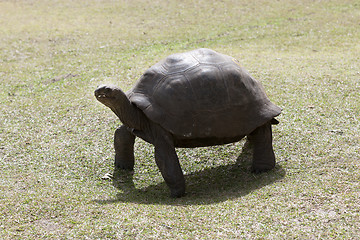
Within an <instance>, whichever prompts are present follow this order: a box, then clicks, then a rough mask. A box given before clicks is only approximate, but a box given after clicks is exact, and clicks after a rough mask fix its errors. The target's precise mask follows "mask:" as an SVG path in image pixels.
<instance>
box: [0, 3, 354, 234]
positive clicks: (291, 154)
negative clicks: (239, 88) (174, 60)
mask: <svg viewBox="0 0 360 240" xmlns="http://www.w3.org/2000/svg"><path fill="white" fill-rule="evenodd" d="M198 47H208V48H212V49H214V50H217V51H220V52H223V53H226V54H229V55H231V56H234V57H236V58H238V59H239V60H240V62H241V63H242V65H244V66H245V67H246V68H247V69H248V70H249V71H250V73H251V74H252V75H253V76H254V77H256V78H257V79H259V80H261V82H262V83H263V85H264V87H265V89H266V90H267V93H268V95H269V97H270V99H271V100H272V101H273V102H274V103H276V104H277V105H279V106H281V107H282V108H283V109H284V111H283V114H282V115H281V116H280V117H279V118H278V120H279V121H280V122H281V123H280V124H279V125H277V126H275V127H274V148H275V152H276V155H277V161H278V164H277V167H276V168H275V169H274V170H273V171H270V172H269V173H265V174H260V175H253V174H251V173H250V172H249V170H248V167H249V166H250V162H249V160H248V159H249V155H248V154H246V153H242V154H241V155H240V157H238V155H239V154H240V153H241V150H242V144H243V142H240V143H236V144H230V145H226V146H221V147H212V148H199V149H191V150H190V149H179V150H178V155H179V158H180V159H181V164H182V167H183V169H184V171H185V172H186V174H187V176H186V181H187V191H188V194H187V196H186V197H184V198H181V199H171V198H169V197H168V194H169V192H168V189H167V187H166V186H165V184H164V183H163V179H162V178H161V176H160V174H159V172H158V170H157V168H156V165H155V162H154V160H153V148H152V146H150V145H148V144H146V143H144V142H143V141H141V140H138V141H137V142H136V158H137V162H136V167H135V173H134V175H133V176H128V175H125V174H123V173H120V176H121V178H120V180H116V181H104V180H102V179H101V177H102V176H103V175H104V174H105V173H108V172H112V170H113V149H112V136H113V132H114V130H115V128H116V127H117V126H118V125H119V124H120V123H119V121H118V120H117V119H116V118H115V116H114V115H113V114H112V113H111V112H110V111H109V110H108V109H106V108H105V107H104V106H102V105H101V104H100V103H98V102H97V101H96V100H95V98H94V97H93V90H94V89H95V88H96V86H97V85H98V84H100V83H104V82H110V83H114V84H117V85H120V86H122V87H123V88H124V89H126V90H127V89H129V88H130V87H131V86H132V84H133V83H134V82H135V81H136V79H137V78H138V77H139V76H140V75H141V73H142V72H143V71H144V70H145V69H147V68H148V67H149V66H151V65H152V64H154V63H156V62H157V61H159V60H160V59H162V58H163V57H165V56H167V55H169V54H171V53H175V52H179V51H184V50H190V49H195V48H198ZM0 81H1V91H0V103H1V105H0V123H1V125H0V169H1V179H0V191H1V193H0V238H1V239H171V238H175V239H219V238H220V239H221V238H225V239H234V238H237V239H359V238H360V233H359V229H360V216H359V215H360V207H359V206H360V183H359V179H360V170H359V167H360V163H359V157H360V152H359V148H360V147H359V146H360V138H359V131H360V122H359V116H360V98H359V92H360V4H359V2H358V1H350V0H345V1H344V0H332V1H310V0H305V1H290V0H279V1H268V0H255V1H243V0H241V1H235V0H234V1H231V0H229V1H210V0H209V1H205V0H203V1H202V0H199V1H187V0H185V1H169V2H166V3H165V2H164V1H157V0H152V1H146V0H143V1H140V0H135V1H126V0H123V1H110V0H98V1H97V0H91V1H70V0H60V1H45V0H40V1H21V0H20V1H6V0H5V1H0Z"/></svg>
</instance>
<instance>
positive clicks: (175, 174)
mask: <svg viewBox="0 0 360 240" xmlns="http://www.w3.org/2000/svg"><path fill="white" fill-rule="evenodd" d="M154 145H155V161H156V164H157V166H158V168H159V169H160V172H161V175H162V176H163V178H164V180H165V183H166V184H167V185H168V187H169V188H170V191H171V196H172V197H182V196H184V195H185V178H184V175H183V172H182V170H181V166H180V163H179V159H178V156H177V154H176V151H175V147H174V143H173V140H172V137H171V135H170V134H169V133H167V132H165V131H162V133H161V134H157V138H156V140H155V142H154Z"/></svg>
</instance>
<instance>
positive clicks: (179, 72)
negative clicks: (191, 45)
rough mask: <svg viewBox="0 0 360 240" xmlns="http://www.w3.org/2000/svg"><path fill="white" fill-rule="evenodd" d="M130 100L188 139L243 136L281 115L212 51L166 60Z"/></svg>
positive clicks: (230, 60)
mask: <svg viewBox="0 0 360 240" xmlns="http://www.w3.org/2000/svg"><path fill="white" fill-rule="evenodd" d="M128 96H129V99H130V101H131V102H132V103H133V104H135V105H136V106H137V107H138V108H140V109H141V110H142V111H143V112H144V113H145V115H146V116H147V117H148V118H149V119H150V120H152V121H153V122H156V123H158V124H160V125H161V126H162V127H163V128H165V129H167V130H168V131H170V132H171V133H172V134H174V135H176V136H177V137H178V138H185V139H186V138H208V137H219V138H221V137H236V136H243V135H246V134H249V133H250V132H252V131H253V130H254V129H255V128H257V127H259V126H261V125H263V124H264V123H266V122H268V121H270V120H271V119H272V118H274V117H275V116H277V115H279V114H280V112H281V108H279V107H278V106H276V105H274V104H273V103H271V102H270V100H269V99H268V97H267V96H266V94H265V91H264V89H263V87H262V86H261V84H260V83H259V82H258V81H256V80H255V79H253V78H252V77H251V76H250V75H249V73H248V72H247V71H246V70H245V69H244V68H242V67H241V66H240V65H239V63H238V62H237V61H236V60H235V59H234V58H232V57H229V56H226V55H223V54H220V53H217V52H215V51H213V50H210V49H197V50H194V51H190V52H185V53H178V54H174V55H171V56H169V57H167V58H166V59H164V60H163V61H161V62H159V63H157V64H155V65H154V66H152V67H151V68H149V69H148V70H147V71H146V72H145V73H144V75H143V76H142V77H141V78H140V79H139V80H138V81H137V83H136V84H135V86H134V87H133V89H132V90H130V91H129V92H128Z"/></svg>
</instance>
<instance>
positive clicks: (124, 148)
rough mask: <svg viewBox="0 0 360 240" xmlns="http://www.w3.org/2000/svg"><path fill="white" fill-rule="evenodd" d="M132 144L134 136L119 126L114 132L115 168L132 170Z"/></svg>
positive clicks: (124, 127)
mask: <svg viewBox="0 0 360 240" xmlns="http://www.w3.org/2000/svg"><path fill="white" fill-rule="evenodd" d="M134 143H135V136H134V135H133V134H132V133H131V132H130V131H129V130H128V129H127V127H126V126H124V125H123V126H121V127H119V128H118V129H116V131H115V135H114V148H115V168H119V169H126V170H133V169H134V162H135V158H134Z"/></svg>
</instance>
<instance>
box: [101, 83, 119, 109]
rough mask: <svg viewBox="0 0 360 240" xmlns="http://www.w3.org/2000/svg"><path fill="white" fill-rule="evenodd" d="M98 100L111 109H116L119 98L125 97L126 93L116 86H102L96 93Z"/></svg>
mask: <svg viewBox="0 0 360 240" xmlns="http://www.w3.org/2000/svg"><path fill="white" fill-rule="evenodd" d="M94 94H95V97H96V99H97V100H98V101H99V102H101V103H102V104H104V105H105V106H107V107H109V108H114V107H115V108H116V104H119V102H118V100H117V99H119V98H122V97H124V95H125V94H124V92H123V91H122V90H121V89H120V88H118V87H116V86H114V85H100V86H99V87H98V88H97V89H96V90H95V92H94Z"/></svg>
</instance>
